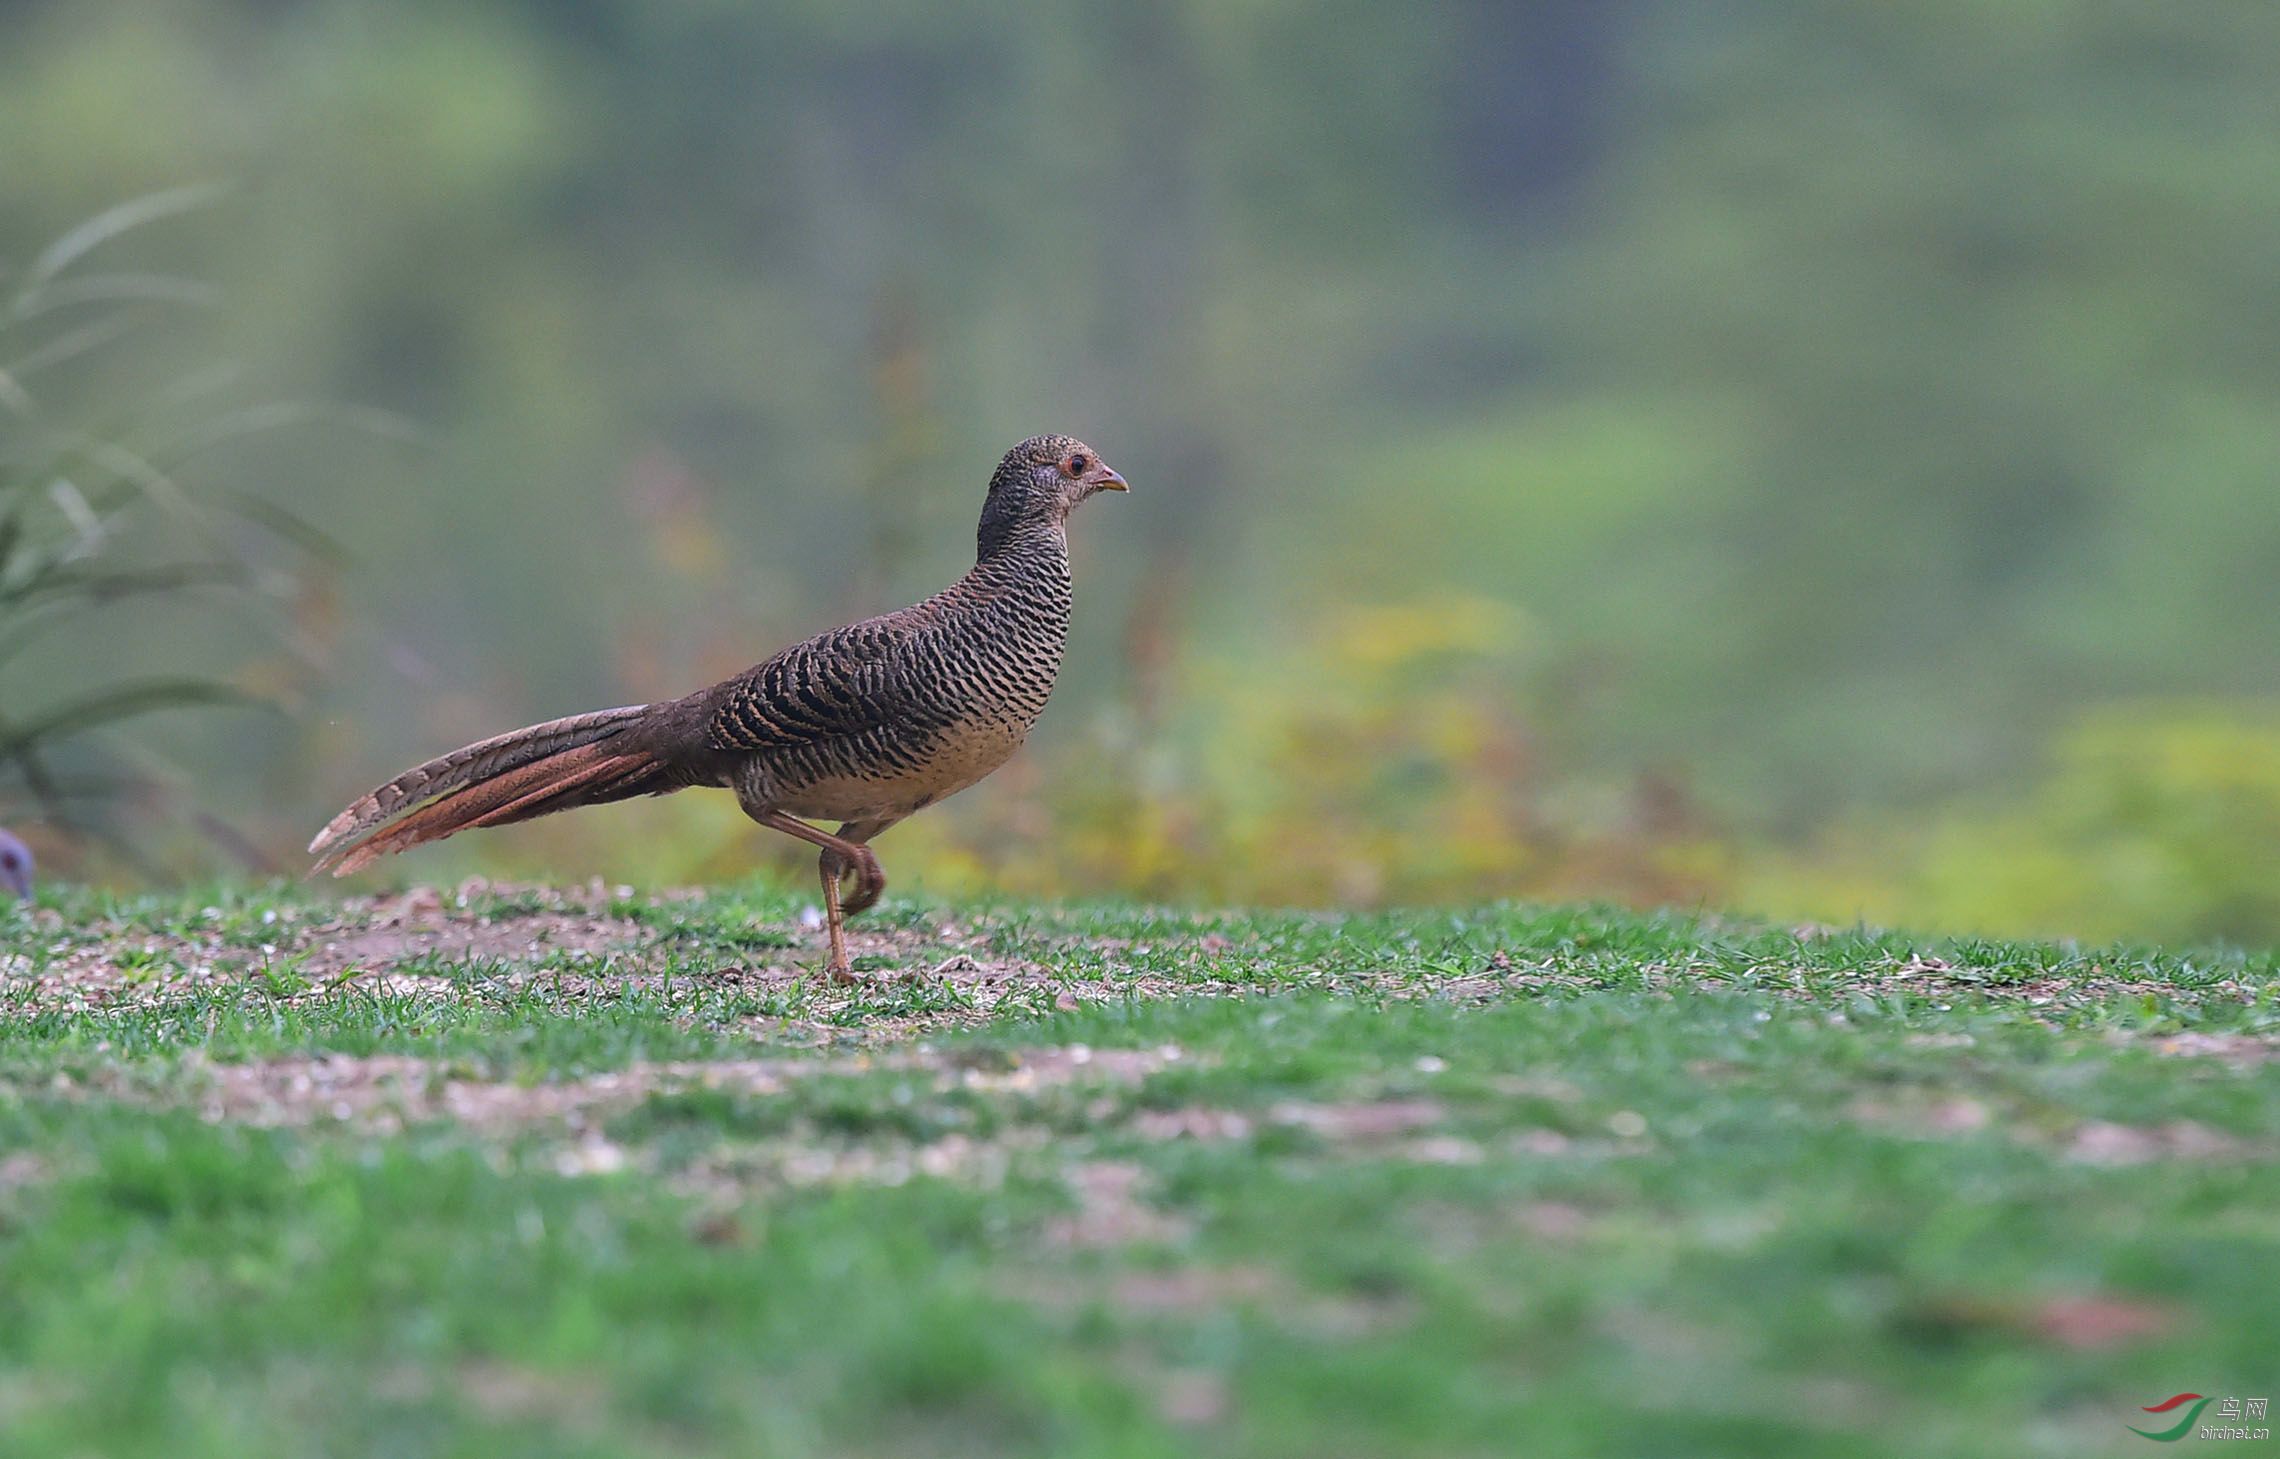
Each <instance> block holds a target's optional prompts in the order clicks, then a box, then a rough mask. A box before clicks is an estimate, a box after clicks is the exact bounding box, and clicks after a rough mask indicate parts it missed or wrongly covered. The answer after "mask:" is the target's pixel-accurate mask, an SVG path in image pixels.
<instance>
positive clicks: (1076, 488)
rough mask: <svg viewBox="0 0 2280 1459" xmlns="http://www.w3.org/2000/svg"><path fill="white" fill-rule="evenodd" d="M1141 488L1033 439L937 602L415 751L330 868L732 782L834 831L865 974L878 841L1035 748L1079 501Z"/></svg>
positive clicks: (827, 884)
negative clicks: (849, 884)
mask: <svg viewBox="0 0 2280 1459" xmlns="http://www.w3.org/2000/svg"><path fill="white" fill-rule="evenodd" d="M1125 489H1126V487H1125V482H1124V478H1123V477H1122V476H1120V475H1118V474H1117V473H1116V472H1115V471H1113V470H1111V469H1110V468H1109V465H1108V463H1107V462H1105V461H1103V460H1101V459H1100V453H1099V452H1097V451H1095V450H1093V449H1092V448H1091V447H1090V446H1087V445H1085V444H1084V443H1083V442H1082V441H1077V440H1072V439H1070V438H1069V437H1067V436H1034V437H1032V438H1030V439H1029V440H1026V441H1023V442H1022V443H1021V444H1020V445H1018V446H1015V447H1014V448H1013V449H1012V450H1010V451H1008V452H1006V453H1005V459H1003V460H1002V461H1000V462H999V463H998V468H997V472H996V474H994V475H993V476H991V478H990V486H989V495H988V497H987V498H986V499H985V500H984V502H983V504H982V520H981V526H980V529H979V530H978V532H977V533H976V547H977V550H976V553H975V561H974V565H973V567H972V568H971V569H969V570H968V571H967V573H966V575H965V576H964V577H962V578H960V579H958V581H957V582H955V583H952V584H951V585H950V586H949V587H948V588H945V589H944V590H942V591H941V592H939V593H936V594H935V595H934V596H933V597H931V598H928V599H927V600H926V601H925V602H923V603H919V604H917V605H915V606H913V607H909V608H905V609H903V610H902V611H900V612H898V613H889V614H887V615H886V616H885V617H882V618H869V619H865V620H864V621H863V622H861V623H855V624H850V625H848V626H847V627H845V628H836V629H833V630H831V631H830V632H828V633H821V634H817V635H816V636H815V637H813V638H811V639H808V640H807V641H805V642H804V643H797V644H794V645H793V646H792V647H790V648H787V649H785V650H784V651H783V652H782V653H779V654H777V655H776V656H775V657H774V658H771V659H769V660H767V661H766V662H764V663H761V664H758V665H756V666H754V667H753V668H751V669H748V670H746V671H745V672H744V673H741V674H738V675H737V676H736V677H734V678H732V679H728V680H725V681H723V682H721V683H719V684H715V685H713V686H712V687H711V688H709V689H700V690H698V691H697V692H696V693H694V694H690V695H687V696H684V697H683V698H680V699H672V700H667V701H664V702H662V703H658V704H635V705H627V706H625V707H623V708H620V709H604V710H600V711H598V712H596V713H593V714H577V715H572V716H570V717H569V718H568V719H556V720H549V721H547V722H546V723H544V724H534V725H531V726H529V727H527V728H524V729H518V730H514V731H512V732H510V733H507V734H503V735H499V736H496V737H495V738H492V739H487V740H483V741H480V742H479V743H476V744H472V745H468V746H466V747H465V748H463V749H458V750H454V751H452V752H451V753H450V754H448V755H445V756H442V757H441V758H440V759H435V760H430V761H428V762H427V763H426V764H424V765H421V766H418V767H416V768H414V769H411V770H407V771H405V772H404V773H403V774H401V775H399V776H397V777H396V778H395V779H393V780H390V781H389V782H388V783H387V784H385V785H382V786H380V787H378V788H377V789H375V790H373V791H372V792H371V793H370V794H368V795H365V796H363V797H362V798H361V799H359V800H357V801H356V802H355V803H353V804H352V805H350V806H349V807H348V808H347V809H346V810H344V811H342V812H341V813H340V814H339V815H338V816H336V817H334V818H333V820H332V823H331V824H330V825H328V826H326V827H325V828H324V830H322V831H320V832H318V833H317V838H316V839H315V840H314V841H311V842H310V843H309V852H310V854H311V855H313V856H315V857H317V858H318V859H317V863H316V866H315V867H314V868H313V870H315V871H323V870H327V869H330V870H331V871H332V873H333V875H335V876H346V875H347V874H349V873H350V872H354V871H359V870H362V869H363V868H364V867H367V866H369V865H371V864H372V863H373V862H374V861H376V860H378V859H379V858H380V857H382V856H385V855H387V854H388V853H390V852H395V851H405V850H409V849H410V848H412V847H414V846H421V845H425V844H427V843H428V842H430V841H440V840H442V839H443V838H444V837H446V836H450V835H452V834H454V833H456V832H459V831H464V830H468V829H470V828H472V827H476V826H504V825H509V824H512V823H514V822H516V821H527V820H530V819H531V818H532V817H534V816H544V815H552V814H553V813H554V812H556V811H566V810H570V809H573V808H574V807H577V806H586V805H600V804H602V803H604V802H606V801H617V800H626V799H628V798H630V797H633V796H637V795H664V794H667V793H668V792H671V791H676V790H682V789H685V788H687V787H690V786H714V787H718V788H721V789H725V790H730V791H733V792H735V794H736V799H737V803H738V804H739V805H740V806H742V807H743V810H744V813H745V814H746V815H748V816H750V817H751V818H752V819H753V820H754V821H757V822H758V823H759V824H761V825H763V826H766V827H768V828H770V829H771V830H776V831H782V832H784V833H785V834H786V835H790V836H796V837H798V838H799V839H800V840H803V841H807V842H811V843H813V844H814V845H816V846H818V847H821V848H822V855H821V857H820V860H819V863H818V871H819V872H820V873H821V876H822V882H823V908H824V917H825V923H826V926H827V927H828V929H829V933H830V944H831V951H830V960H829V962H828V964H827V966H826V971H827V972H828V973H829V975H830V976H831V977H832V978H833V979H834V980H836V981H841V982H845V981H850V980H851V979H852V976H853V975H852V974H851V973H850V971H849V968H848V962H847V936H846V927H845V920H846V918H848V917H851V916H853V915H855V914H856V913H858V912H861V911H863V910H864V909H865V908H867V907H869V906H871V904H872V903H874V902H876V901H877V900H878V899H879V894H880V893H881V892H882V891H883V890H885V888H886V875H885V873H884V872H882V871H881V870H880V867H879V858H878V856H877V855H876V854H875V853H873V852H872V850H871V847H870V844H869V843H870V841H871V840H872V838H874V837H876V836H877V835H878V834H879V833H880V832H882V831H884V830H886V829H887V828H888V827H889V826H892V825H894V824H895V823H896V822H897V821H900V820H902V819H903V818H904V817H906V816H908V815H910V814H912V813H913V812H915V811H919V810H922V809H924V808H925V807H927V806H930V805H932V804H934V803H935V802H936V801H938V800H941V799H942V798H943V797H945V796H948V795H952V794H955V793H956V792H958V791H961V790H964V789H965V788H966V787H967V786H969V785H972V784H974V783H975V782H976V781H978V780H980V779H982V777H984V776H986V775H988V774H989V773H990V772H991V771H993V770H995V769H997V768H998V767H999V766H1000V765H1003V764H1004V763H1005V762H1006V761H1007V759H1009V758H1010V757H1011V756H1012V755H1013V752H1014V751H1015V750H1017V749H1019V748H1020V747H1021V743H1022V741H1023V739H1025V738H1026V737H1027V736H1028V734H1029V730H1030V727H1031V726H1032V725H1034V724H1035V723H1036V722H1037V716H1038V714H1039V713H1040V712H1041V711H1042V710H1043V709H1044V708H1045V700H1046V697H1047V696H1048V695H1050V694H1051V693H1052V692H1053V681H1054V678H1055V676H1056V675H1057V674H1058V673H1059V671H1060V667H1061V654H1062V650H1063V649H1064V647H1065V646H1066V645H1067V642H1068V635H1069V610H1070V605H1071V602H1072V588H1071V583H1070V577H1069V544H1068V537H1067V535H1066V529H1067V525H1068V520H1069V513H1070V512H1071V511H1072V510H1074V509H1075V508H1076V506H1077V504H1078V503H1080V502H1082V501H1084V500H1085V499H1086V498H1087V497H1089V496H1092V495H1093V494H1094V493H1095V492H1100V491H1123V490H1125ZM815 819H821V820H834V821H838V822H839V823H840V825H839V829H838V830H836V831H826V830H824V829H823V828H822V827H820V826H815V825H810V824H809V821H810V820H815ZM849 872H853V873H854V876H855V886H854V889H853V890H852V891H851V892H850V893H849V894H848V895H847V897H846V898H845V899H844V900H842V899H841V896H840V887H841V883H842V882H843V881H844V880H845V878H846V876H847V874H848V873H849Z"/></svg>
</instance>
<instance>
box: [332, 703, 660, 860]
mask: <svg viewBox="0 0 2280 1459" xmlns="http://www.w3.org/2000/svg"><path fill="white" fill-rule="evenodd" d="M647 713H648V708H647V706H631V707H628V708H625V709H610V710H603V711H602V712H600V713H598V714H581V715H576V716H574V717H572V718H570V719H558V720H550V721H548V722H547V723H545V724H537V725H532V726H530V727H529V728H527V729H520V730H516V731H514V732H512V733H510V734H504V735H499V736H496V737H494V738H492V739H488V740H484V741H482V742H481V743H479V744H473V745H469V746H467V747H466V748H464V749H459V750H454V751H452V752H451V753H450V754H448V755H445V756H443V757H441V758H440V759H436V760H430V761H429V762H428V763H427V764H425V765H421V766H418V767H417V768H415V769H412V770H407V771H405V772H404V773H403V774H401V775H399V776H397V777H396V778H395V779H393V780H391V781H389V782H388V783H387V784H385V785H382V786H380V787H378V788H377V789H375V790H373V791H372V792H371V793H370V794H368V795H365V796H364V797H362V798H361V799H359V800H357V801H356V802H355V803H354V804H352V805H350V806H349V807H348V808H347V809H346V810H344V811H342V812H341V813H340V814H339V815H338V816H335V817H334V818H333V820H332V822H331V824H329V825H327V826H326V827H325V828H324V830H322V831H320V832H319V833H318V834H317V837H316V839H315V840H314V841H311V842H310V843H309V850H310V852H311V854H313V855H315V856H316V857H317V858H318V860H317V865H316V867H315V869H316V870H318V871H322V870H325V869H327V868H330V869H332V871H333V874H334V875H336V876H345V875H347V874H348V873H349V872H352V871H356V870H358V869H360V868H362V867H365V866H368V865H370V864H371V863H372V862H374V861H376V860H378V859H379V858H380V857H382V856H384V855H387V854H388V853H389V852H392V851H402V850H405V849H406V848H408V847H412V846H418V845H421V844H423V843H425V842H428V841H440V840H442V839H443V838H444V837H446V836H449V835H451V834H453V833H454V832H456V831H462V830H466V829H467V828H469V827H471V826H497V825H506V824H509V823H511V822H514V821H522V820H528V819H530V818H531V817H533V816H541V815H546V814H548V813H549V812H552V811H557V810H567V809H569V808H570V807H571V806H574V805H590V804H593V803H594V802H596V801H599V800H620V799H623V798H625V797H627V796H630V795H641V794H647V793H655V792H659V791H665V790H671V789H673V788H675V787H674V784H673V782H672V781H671V779H670V777H668V776H667V775H666V774H665V769H666V767H665V762H664V760H663V758H662V757H660V756H659V755H658V754H657V753H656V752H655V751H654V750H652V749H650V748H648V747H647V746H645V745H641V744H639V743H629V739H631V738H632V737H626V736H625V734H624V732H625V731H626V730H628V729H631V728H633V727H634V726H635V725H637V724H639V723H640V722H641V721H642V720H643V718H644V717H645V716H646V715H647Z"/></svg>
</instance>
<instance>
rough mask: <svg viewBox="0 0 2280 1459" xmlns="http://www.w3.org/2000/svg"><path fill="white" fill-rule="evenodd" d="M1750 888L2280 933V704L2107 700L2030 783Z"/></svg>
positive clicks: (1789, 899) (1967, 911)
mask: <svg viewBox="0 0 2280 1459" xmlns="http://www.w3.org/2000/svg"><path fill="white" fill-rule="evenodd" d="M1846 839H1847V842H1848V844H1846V845H1844V846H1843V848H1842V849H1835V848H1832V849H1831V850H1830V852H1829V854H1828V855H1827V856H1826V858H1825V859H1823V860H1821V861H1818V862H1815V863H1810V864H1799V865H1789V866H1778V867H1777V866H1772V865H1769V866H1768V867H1766V868H1764V869H1763V871H1762V872H1761V875H1762V877H1763V880H1762V881H1761V882H1760V883H1758V884H1756V885H1754V886H1751V887H1750V889H1749V891H1750V894H1751V895H1752V896H1754V897H1756V898H1758V899H1761V900H1768V901H1772V902H1776V903H1786V904H1788V905H1793V906H1794V905H1813V904H1818V905H1822V906H1828V905H1845V904H1846V902H1847V901H1849V902H1850V903H1851V904H1852V905H1854V906H1856V907H1858V908H1860V909H1861V910H1862V911H1864V912H1865V913H1866V914H1867V915H1869V916H1870V917H1872V918H1876V917H1882V918H1886V919H1890V918H1894V917H1905V918H1908V919H1911V920H1916V921H1921V922H1926V923H1931V924H1936V925H1946V926H1957V927H1974V928H1988V929H1992V930H1995V931H2010V930H2015V929H2017V928H2020V927H2065V928H2068V929H2071V930H2072V931H2074V932H2075V933H2076V934H2078V935H2081V936H2086V937H2102V936H2130V937H2144V938H2153V939H2167V940H2171V941H2185V940H2189V939H2195V938H2204V939H2205V938H2210V937H2224V938H2231V939H2234V940H2236V941H2239V942H2244V943H2254V944H2263V945H2270V944H2271V943H2273V942H2274V941H2275V940H2280V883H2276V882H2275V881H2274V879H2273V875H2272V869H2273V867H2274V865H2275V864H2280V707H2274V706H2263V707H2248V706H2227V705H2213V704H2178V705H2150V706H2139V707H2133V708H2128V709H2110V710H2105V711H2101V712H2099V713H2097V714H2094V715H2092V716H2090V717H2089V718H2087V719H2086V720H2085V721H2084V722H2083V723H2082V724H2080V725H2079V726H2077V727H2076V728H2075V729H2073V730H2072V731H2070V732H2069V733H2068V734H2066V735H2065V736H2064V737H2062V738H2061V739H2060V741H2059V742H2058V745H2057V748H2056V750H2055V753H2054V755H2053V756H2052V763H2051V764H2050V766H2049V767H2048V768H2047V770H2046V771H2045V772H2044V773H2043V775H2042V777H2041V778H2040V780H2039V781H2038V782H2037V783H2036V784H2035V785H2034V786H2033V787H2032V788H2031V789H2029V790H2028V791H2027V792H2026V793H2025V794H2024V795H2021V796H2019V797H2017V798H2016V799H2014V800H2009V801H1999V802H1996V803H1994V804H1992V805H1988V806H1984V807H1961V808H1956V809H1951V810H1948V811H1945V812H1942V813H1939V814H1937V815H1935V816H1934V817H1932V819H1931V823H1930V825H1929V826H1928V827H1925V828H1922V829H1920V830H1909V829H1905V828H1902V829H1899V830H1898V831H1897V832H1894V831H1893V829H1892V828H1889V827H1888V828H1887V829H1886V834H1882V835H1877V836H1868V835H1863V834H1858V833H1856V834H1854V835H1852V836H1850V837H1848V838H1846Z"/></svg>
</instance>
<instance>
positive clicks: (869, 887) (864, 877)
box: [839, 846, 887, 917]
mask: <svg viewBox="0 0 2280 1459" xmlns="http://www.w3.org/2000/svg"><path fill="white" fill-rule="evenodd" d="M857 849H858V850H860V851H861V852H862V853H863V855H862V859H861V860H859V861H857V862H856V863H855V868H854V870H855V891H854V893H853V894H852V895H851V896H848V897H846V898H845V899H843V900H842V901H841V902H840V904H839V910H840V913H841V915H843V916H848V917H852V916H854V915H855V914H856V913H857V912H862V911H867V910H869V909H870V908H871V907H872V906H873V905H874V904H875V903H877V901H878V900H879V896H880V894H881V893H883V892H885V891H886V889H887V874H886V872H885V871H883V870H882V869H881V868H880V866H879V858H878V857H877V856H874V855H873V854H872V853H871V848H870V847H868V846H862V847H858V848H857Z"/></svg>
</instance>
